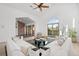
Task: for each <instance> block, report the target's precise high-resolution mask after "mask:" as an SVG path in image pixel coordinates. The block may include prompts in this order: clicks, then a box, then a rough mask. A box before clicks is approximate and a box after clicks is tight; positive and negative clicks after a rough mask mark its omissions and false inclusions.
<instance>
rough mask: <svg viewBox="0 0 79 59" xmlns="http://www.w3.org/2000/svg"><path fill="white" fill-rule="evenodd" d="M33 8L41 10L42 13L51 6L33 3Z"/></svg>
mask: <svg viewBox="0 0 79 59" xmlns="http://www.w3.org/2000/svg"><path fill="white" fill-rule="evenodd" d="M34 5H35V6H34ZM31 7H33V8H34V9H37V8H39V9H40V11H42V9H43V8H49V6H48V5H47V4H45V3H33V5H32V6H31Z"/></svg>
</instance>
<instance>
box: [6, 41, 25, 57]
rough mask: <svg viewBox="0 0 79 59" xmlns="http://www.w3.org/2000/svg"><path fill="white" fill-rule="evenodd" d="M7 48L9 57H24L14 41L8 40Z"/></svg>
mask: <svg viewBox="0 0 79 59" xmlns="http://www.w3.org/2000/svg"><path fill="white" fill-rule="evenodd" d="M6 46H7V55H8V56H24V54H23V53H22V52H21V50H20V47H19V46H18V45H17V44H16V43H15V42H14V41H13V40H11V39H10V40H7V43H6Z"/></svg>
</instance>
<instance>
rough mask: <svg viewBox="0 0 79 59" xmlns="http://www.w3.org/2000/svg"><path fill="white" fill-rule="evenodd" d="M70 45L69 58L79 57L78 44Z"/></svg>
mask: <svg viewBox="0 0 79 59" xmlns="http://www.w3.org/2000/svg"><path fill="white" fill-rule="evenodd" d="M72 45H73V46H72V50H71V53H70V56H79V43H73V44H72Z"/></svg>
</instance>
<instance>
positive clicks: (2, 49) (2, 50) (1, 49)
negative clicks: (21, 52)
mask: <svg viewBox="0 0 79 59" xmlns="http://www.w3.org/2000/svg"><path fill="white" fill-rule="evenodd" d="M0 56H6V51H5V43H0Z"/></svg>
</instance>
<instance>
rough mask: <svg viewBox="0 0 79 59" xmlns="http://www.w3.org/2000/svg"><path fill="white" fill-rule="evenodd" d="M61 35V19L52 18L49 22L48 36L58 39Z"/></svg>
mask: <svg viewBox="0 0 79 59" xmlns="http://www.w3.org/2000/svg"><path fill="white" fill-rule="evenodd" d="M58 35H59V19H58V17H52V18H50V19H49V21H48V36H50V37H56V36H58Z"/></svg>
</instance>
